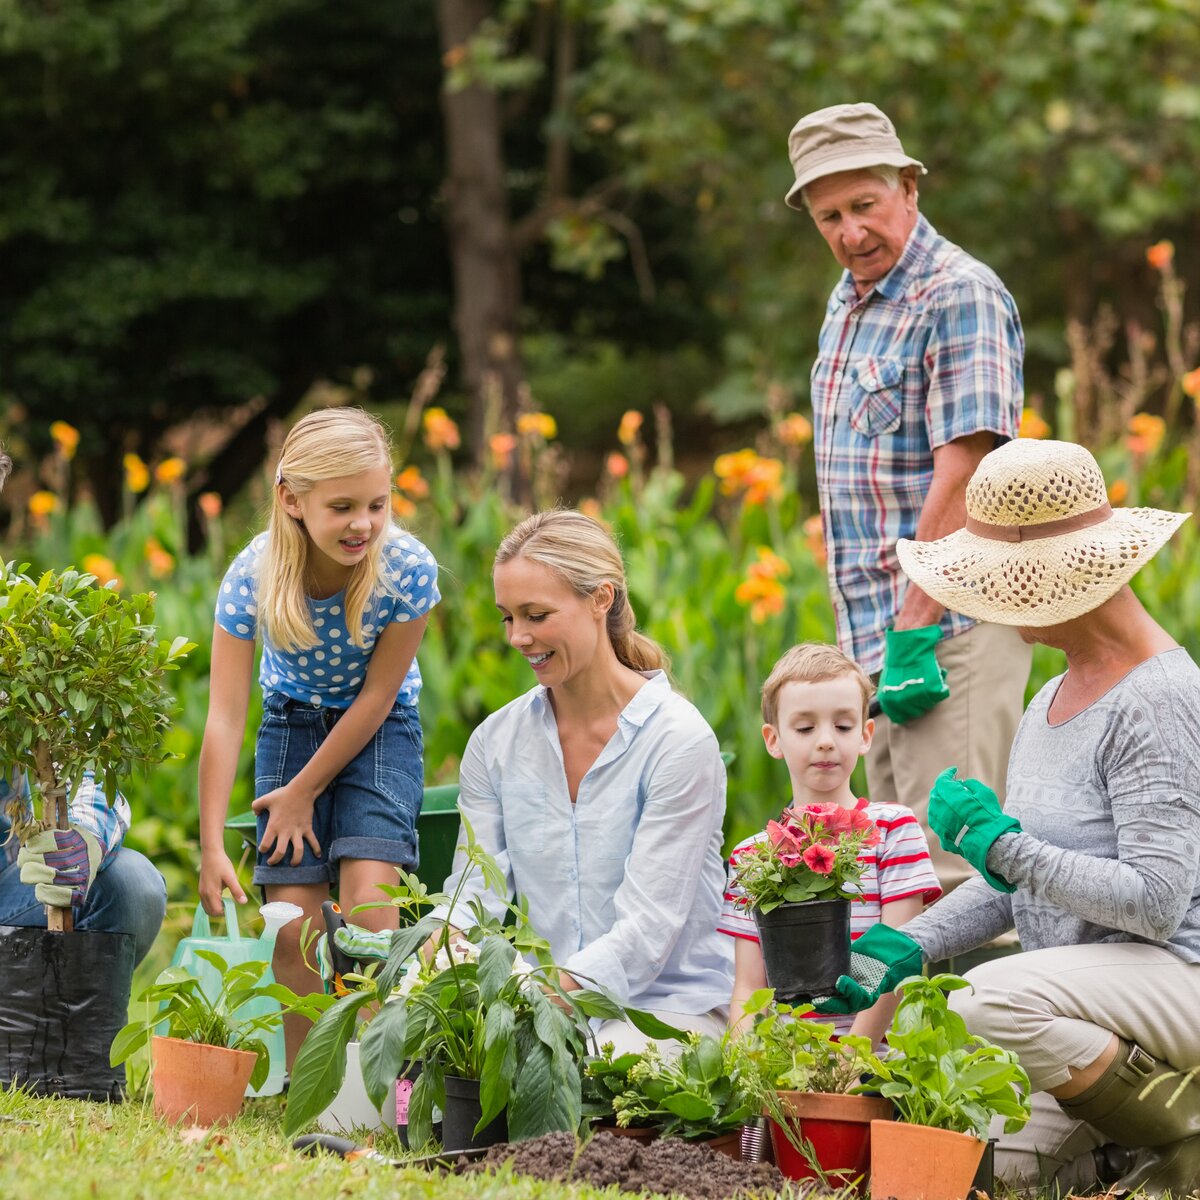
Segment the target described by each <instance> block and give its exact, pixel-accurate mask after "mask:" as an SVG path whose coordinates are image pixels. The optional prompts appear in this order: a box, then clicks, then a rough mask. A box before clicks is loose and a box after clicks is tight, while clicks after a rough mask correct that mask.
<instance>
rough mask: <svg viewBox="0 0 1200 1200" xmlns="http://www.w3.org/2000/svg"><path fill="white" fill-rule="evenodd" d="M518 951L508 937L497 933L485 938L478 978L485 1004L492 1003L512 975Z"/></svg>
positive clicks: (480, 952) (480, 956) (480, 953)
mask: <svg viewBox="0 0 1200 1200" xmlns="http://www.w3.org/2000/svg"><path fill="white" fill-rule="evenodd" d="M516 957H517V952H516V950H514V949H513V947H512V944H511V943H510V942H509V941H508V939H507V938H504V937H501V936H500V935H498V934H497V935H495V936H492V937H487V938H484V940H483V945H482V946H481V947H480V949H479V969H478V972H477V974H476V978H477V980H478V982H479V994H480V997H481V998H482V1000H483V1002H484V1004H490V1003H491V1001H493V1000H494V999H495V998H496V997H497V996H498V995H499V994H500V989H501V988H503V987H504V985H505V984H506V983H507V982H508V981H509V978H510V977H511V975H512V965H513V962H514V961H515V960H516Z"/></svg>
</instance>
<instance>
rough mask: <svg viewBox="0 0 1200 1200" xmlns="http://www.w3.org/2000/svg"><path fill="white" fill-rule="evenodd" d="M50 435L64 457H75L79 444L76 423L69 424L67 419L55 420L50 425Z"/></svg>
mask: <svg viewBox="0 0 1200 1200" xmlns="http://www.w3.org/2000/svg"><path fill="white" fill-rule="evenodd" d="M50 436H51V437H52V438H53V439H54V444H55V445H56V446H57V447H58V452H59V454H61V455H62V456H63V458H74V457H75V450H76V448H77V447H78V445H79V430H78V429H76V428H75V426H74V425H68V424H67V423H66V421H55V422H54V423H53V424H52V425H51V426H50Z"/></svg>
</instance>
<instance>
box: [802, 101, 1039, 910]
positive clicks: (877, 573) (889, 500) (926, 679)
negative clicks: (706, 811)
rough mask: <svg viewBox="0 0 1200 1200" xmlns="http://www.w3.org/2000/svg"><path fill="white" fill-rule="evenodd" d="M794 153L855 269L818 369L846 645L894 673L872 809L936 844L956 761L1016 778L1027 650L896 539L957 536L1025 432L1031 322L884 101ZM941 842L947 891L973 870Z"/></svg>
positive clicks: (841, 117)
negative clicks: (946, 604)
mask: <svg viewBox="0 0 1200 1200" xmlns="http://www.w3.org/2000/svg"><path fill="white" fill-rule="evenodd" d="M788 151H789V157H790V158H791V162H792V167H793V168H794V170H795V174H796V181H795V183H794V184H793V186H792V188H791V190H790V191H789V192H788V194H787V203H788V205H789V206H791V207H792V208H796V209H801V208H803V209H807V211H808V212H809V213H810V215H811V216H812V219H813V221H814V222H815V224H816V227H817V231H818V232H819V233H820V234H821V236H822V237H823V238H824V239H825V241H826V243H827V244H828V245H829V248H830V250H832V251H833V256H834V258H835V259H836V260H837V261H838V263H839V264H840V265H841V266H842V267H843V272H842V277H841V279H840V280H839V281H838V284H837V286H836V287H835V288H834V290H833V294H832V296H830V298H829V304H828V306H827V308H826V310H825V322H824V324H823V325H822V327H821V334H820V340H819V346H818V351H819V352H818V357H817V360H816V362H815V363H814V365H813V369H812V406H813V416H814V426H815V450H816V460H817V486H818V491H819V493H820V500H821V513H822V519H823V521H824V527H825V544H826V548H827V550H828V555H829V585H830V592H831V594H832V599H833V607H834V613H835V616H836V619H837V629H838V643H839V645H840V646H841V648H842V649H843V650H844V651H845V652H846V653H848V654H850V655H851V656H852V657H853V658H855V659H857V661H858V662H859V663H861V664H862V666H863V667H864V668H865V669H866V670H867V671H868V672H870V673H871V674H872V675H876V674H877V673H878V695H879V703H880V707H881V708H882V713H883V715H882V716H881V717H880V719H879V722H878V725H877V728H876V731H875V739H874V742H873V743H872V746H871V749H870V752H869V753H868V755H867V782H868V787H869V790H870V794H871V799H872V800H877V801H885V802H886V801H898V802H900V803H903V804H907V805H909V806H910V807H911V808H913V809H914V810H915V811H916V812H917V814H918V816H919V817H920V819H921V823H922V825H923V827H924V828H925V829H926V832H927V833H928V823H927V821H926V816H925V813H926V808H927V805H928V796H929V790H930V788H931V786H932V785H933V782H934V780H935V778H936V777H937V775H938V773H939V772H940V771H941V770H942V769H943V768H944V767H946V766H947V765H948V764H950V763H952V762H953V763H956V764H962V763H969V764H970V766H969V768H968V767H963V773H964V774H966V775H970V776H971V777H973V778H976V779H983V780H986V781H987V782H988V784H989V785H990V786H991V787H993V788H999V787H1000V786H1001V785H1002V783H1003V780H1004V777H1005V768H1006V764H1007V761H1008V751H1009V745H1010V743H1011V742H1012V738H1013V734H1014V732H1015V730H1016V725H1017V721H1018V720H1019V718H1020V716H1021V710H1022V707H1023V700H1024V689H1025V682H1026V678H1027V677H1028V674H1029V665H1030V654H1031V651H1030V648H1029V647H1028V646H1026V645H1024V644H1023V643H1022V641H1021V639H1020V637H1019V636H1018V635H1017V633H1016V631H1015V630H1014V629H1010V628H1005V627H1003V626H1000V625H990V624H976V623H974V622H972V621H970V620H968V619H967V618H965V617H963V616H961V615H959V614H956V613H948V612H947V611H946V610H945V609H944V608H943V607H942V605H940V604H938V603H937V602H936V601H935V600H933V599H931V598H930V597H929V596H927V595H926V594H925V593H924V592H923V591H921V590H920V588H918V587H917V586H916V585H915V584H912V583H907V584H906V581H905V577H904V575H903V574H902V573H901V570H900V564H899V562H898V560H897V558H896V542H897V540H898V539H900V538H915V539H916V540H918V541H932V540H934V539H936V538H940V537H942V536H943V535H944V534H947V533H950V532H952V531H953V530H955V529H959V528H961V527H962V526H963V524H964V522H965V520H966V510H965V499H964V494H965V487H966V482H967V480H968V479H969V478H970V477H971V474H972V473H973V472H974V470H975V467H976V465H977V464H978V463H979V461H980V459H981V458H983V456H984V455H985V454H987V453H988V451H990V450H992V449H993V448H994V447H995V446H997V445H998V444H1000V443H1001V442H1004V441H1006V440H1008V439H1010V438H1012V437H1015V436H1016V433H1017V428H1018V425H1019V423H1020V417H1021V406H1022V368H1021V359H1022V356H1023V353H1024V340H1023V336H1022V333H1021V323H1020V318H1019V317H1018V315H1017V310H1016V305H1015V304H1014V303H1013V299H1012V297H1011V296H1010V295H1009V294H1008V291H1007V290H1006V289H1005V287H1004V285H1003V284H1002V283H1001V282H1000V280H999V278H997V276H996V274H995V273H994V272H993V271H991V270H990V269H989V268H988V267H986V266H984V265H983V264H982V263H980V262H978V261H977V260H975V259H973V258H971V257H970V255H968V254H966V253H965V252H964V251H963V250H961V249H960V248H959V247H958V246H955V245H954V244H953V243H951V242H948V241H947V240H946V239H945V238H943V237H941V236H939V234H938V233H937V231H936V230H935V229H934V228H933V226H932V225H931V224H930V223H929V222H928V221H927V220H926V219H925V218H924V217H923V216H922V215H921V214H920V213H919V212H918V211H917V177H918V176H919V175H923V174H925V168H924V166H923V165H922V164H921V163H920V162H918V161H917V159H915V158H911V157H910V156H909V155H907V154H905V152H904V148H903V147H902V146H901V144H900V139H899V138H898V137H897V136H896V131H895V129H894V128H893V126H892V123H891V121H889V120H888V118H887V117H886V116H885V115H884V113H882V112H881V111H880V110H879V109H878V108H876V107H875V106H874V105H873V104H838V105H835V106H833V107H832V108H823V109H821V110H819V111H818V112H813V113H809V115H808V116H806V117H803V118H802V119H801V120H800V121H798V122H797V124H796V125H795V127H794V128H793V129H792V132H791V136H790V138H789V139H788ZM1014 586H1019V581H1018V582H1017V583H1015V584H1014ZM930 843H931V845H930V849H931V851H932V852H933V856H934V866H935V868H936V869H937V873H938V878H939V879H940V880H941V883H942V886H943V888H944V889H945V890H946V891H947V892H949V891H950V890H951V889H952V888H954V887H956V886H957V885H958V884H959V883H961V882H962V881H963V880H964V879H965V878H967V876H968V875H969V874H971V873H972V872H971V871H970V869H969V868H968V867H966V865H965V864H964V863H963V860H962V859H960V858H957V857H956V856H953V855H949V854H946V853H945V852H944V851H942V850H941V849H940V847H939V846H938V842H937V839H936V838H931V839H930Z"/></svg>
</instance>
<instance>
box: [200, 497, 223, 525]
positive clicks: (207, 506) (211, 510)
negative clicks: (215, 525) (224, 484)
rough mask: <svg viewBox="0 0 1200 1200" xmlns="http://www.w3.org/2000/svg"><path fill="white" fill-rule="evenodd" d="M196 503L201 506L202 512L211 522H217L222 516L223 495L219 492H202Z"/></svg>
mask: <svg viewBox="0 0 1200 1200" xmlns="http://www.w3.org/2000/svg"><path fill="white" fill-rule="evenodd" d="M196 503H197V504H199V505H200V511H201V512H202V513H203V514H204V515H205V516H206V517H207V518H208V519H209V520H210V521H215V520H216V519H217V518H218V517H219V516H220V515H221V495H220V493H219V492H201V493H200V496H199V498H198V499H197V501H196Z"/></svg>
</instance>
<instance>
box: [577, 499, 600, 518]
mask: <svg viewBox="0 0 1200 1200" xmlns="http://www.w3.org/2000/svg"><path fill="white" fill-rule="evenodd" d="M579 511H580V512H581V513H583V515H584V516H585V517H591V518H592V520H593V521H599V520H600V516H601V514H602V513H603V512H604V509H603V508H601V507H600V501H599V500H597V499H596V497H595V496H588V497H587V498H586V499H584V500H580V502H579Z"/></svg>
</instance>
